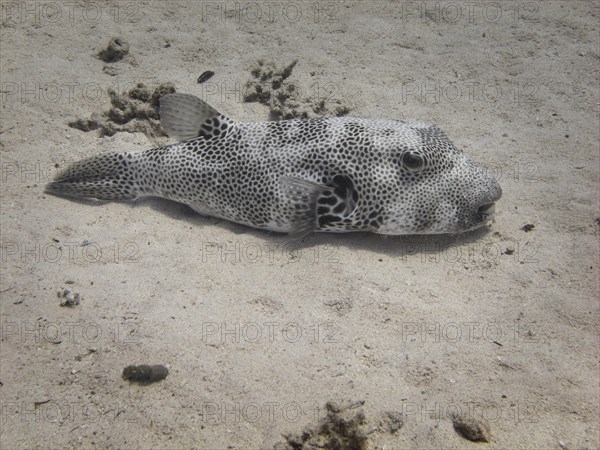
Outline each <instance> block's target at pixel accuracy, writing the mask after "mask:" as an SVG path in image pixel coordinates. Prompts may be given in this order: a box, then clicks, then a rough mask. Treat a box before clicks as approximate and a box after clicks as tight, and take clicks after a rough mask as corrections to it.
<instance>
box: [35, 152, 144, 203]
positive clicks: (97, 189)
mask: <svg viewBox="0 0 600 450" xmlns="http://www.w3.org/2000/svg"><path fill="white" fill-rule="evenodd" d="M136 156H137V155H136V154H135V153H118V152H108V153H103V154H100V155H97V156H92V157H91V158H87V159H84V160H82V161H79V162H76V163H74V164H72V165H71V166H69V167H67V168H66V169H65V170H63V171H62V172H61V173H60V174H59V175H58V176H57V177H56V178H55V179H54V181H52V182H50V183H48V184H47V185H46V192H47V193H49V194H54V195H59V196H69V197H86V198H96V199H99V200H129V199H134V198H137V197H138V192H137V190H138V183H137V173H136V172H137V170H136Z"/></svg>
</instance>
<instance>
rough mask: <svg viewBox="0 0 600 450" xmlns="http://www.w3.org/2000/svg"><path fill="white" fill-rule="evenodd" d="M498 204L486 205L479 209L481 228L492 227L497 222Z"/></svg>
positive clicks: (478, 217)
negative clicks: (483, 226) (484, 226)
mask: <svg viewBox="0 0 600 450" xmlns="http://www.w3.org/2000/svg"><path fill="white" fill-rule="evenodd" d="M495 213H496V203H494V202H490V203H484V204H483V205H481V206H479V208H477V219H479V220H478V221H479V226H482V225H491V224H492V223H494V222H495V221H496V217H495Z"/></svg>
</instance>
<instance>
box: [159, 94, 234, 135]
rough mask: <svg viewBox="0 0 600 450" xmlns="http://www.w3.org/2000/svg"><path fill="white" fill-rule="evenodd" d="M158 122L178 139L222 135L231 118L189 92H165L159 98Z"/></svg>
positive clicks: (227, 127)
mask: <svg viewBox="0 0 600 450" xmlns="http://www.w3.org/2000/svg"><path fill="white" fill-rule="evenodd" d="M159 102H160V124H161V126H162V127H163V129H164V130H165V131H166V133H167V134H168V135H169V136H170V137H172V138H175V139H177V140H179V141H184V140H187V139H193V138H196V137H199V136H203V137H205V138H207V139H208V138H211V137H216V136H223V135H225V134H226V133H227V130H228V129H229V127H230V126H231V123H232V122H231V120H229V119H228V118H227V117H225V116H224V115H222V114H219V112H218V111H217V110H215V109H214V108H213V107H212V106H210V105H209V104H208V103H206V102H204V101H202V100H200V99H199V98H198V97H196V96H194V95H190V94H180V93H174V94H167V95H165V96H163V97H161V98H160V100H159Z"/></svg>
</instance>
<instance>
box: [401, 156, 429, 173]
mask: <svg viewBox="0 0 600 450" xmlns="http://www.w3.org/2000/svg"><path fill="white" fill-rule="evenodd" d="M424 165H425V160H424V159H423V157H422V156H421V155H419V154H418V153H415V152H406V153H404V154H403V155H402V166H403V167H404V168H405V169H407V170H408V171H410V172H417V171H419V170H421V169H422V168H423V166H424Z"/></svg>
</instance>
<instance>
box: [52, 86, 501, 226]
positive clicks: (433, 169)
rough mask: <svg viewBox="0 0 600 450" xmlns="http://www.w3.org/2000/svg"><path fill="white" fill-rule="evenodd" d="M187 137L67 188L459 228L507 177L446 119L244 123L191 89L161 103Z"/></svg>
mask: <svg viewBox="0 0 600 450" xmlns="http://www.w3.org/2000/svg"><path fill="white" fill-rule="evenodd" d="M160 114H161V125H162V126H163V128H164V129H165V131H166V132H167V133H168V134H169V136H171V137H175V138H177V139H178V140H179V142H178V143H176V144H173V145H169V146H166V147H160V148H155V149H151V150H147V151H144V152H109V153H104V154H100V155H98V156H94V157H91V158H88V159H85V160H82V161H79V162H77V163H75V164H73V165H72V166H71V167H69V168H67V169H66V170H65V171H64V172H62V173H61V174H59V176H58V177H57V178H56V179H55V180H54V181H53V182H51V183H49V184H48V185H47V187H46V191H47V192H49V193H52V194H56V195H65V196H76V197H87V198H96V199H103V200H127V199H137V198H140V197H145V196H157V197H164V198H167V199H171V200H175V201H178V202H181V203H185V204H187V205H189V206H191V207H192V208H193V209H194V210H196V211H197V212H199V213H201V214H203V215H208V216H214V217H220V218H223V219H227V220H230V221H233V222H237V223H241V224H244V225H248V226H251V227H255V228H262V229H266V230H271V231H276V232H285V233H291V234H295V235H304V234H307V233H310V232H312V231H329V232H350V231H369V232H374V233H380V234H389V235H399V234H437V233H460V232H464V231H468V230H472V229H474V228H478V227H480V226H482V225H484V224H486V223H488V222H489V221H490V220H491V219H492V218H493V214H494V204H495V202H496V201H497V200H498V199H499V198H500V196H501V192H502V191H501V189H500V186H499V185H498V183H497V181H496V180H495V179H494V178H493V177H492V176H491V175H490V174H488V173H487V171H486V170H485V169H484V168H483V167H482V166H480V165H478V164H476V163H474V162H473V161H471V160H470V159H469V158H468V157H467V156H466V155H465V154H464V153H463V152H462V151H461V150H459V149H457V148H456V147H455V146H454V145H453V144H452V142H450V140H449V139H448V138H447V137H446V135H445V134H444V133H443V132H442V131H441V130H440V129H439V128H437V127H436V126H434V125H431V124H428V123H422V122H415V121H404V120H377V119H364V118H352V117H335V118H315V119H292V120H283V121H276V122H237V121H233V120H231V119H230V118H228V117H226V116H224V115H222V114H220V113H218V112H217V111H215V110H214V109H213V108H212V107H210V106H209V105H208V104H206V103H205V102H203V101H202V100H200V99H198V98H197V97H194V96H192V95H186V94H179V93H175V94H169V95H166V96H164V97H162V98H161V100H160Z"/></svg>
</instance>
